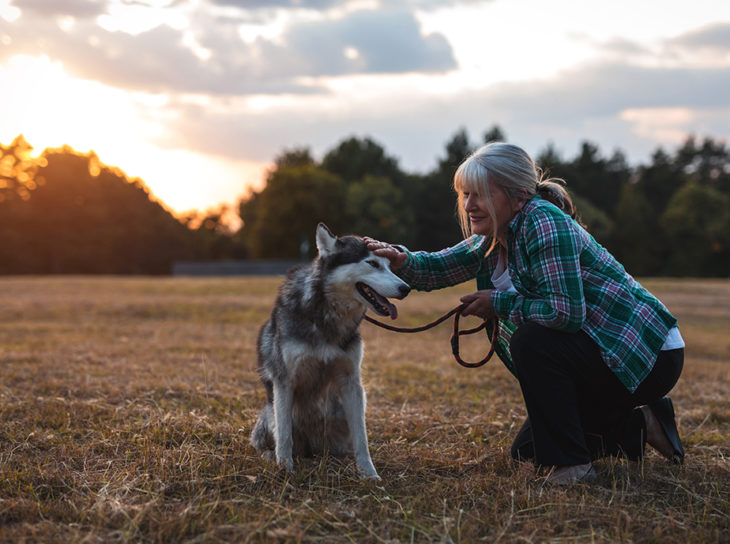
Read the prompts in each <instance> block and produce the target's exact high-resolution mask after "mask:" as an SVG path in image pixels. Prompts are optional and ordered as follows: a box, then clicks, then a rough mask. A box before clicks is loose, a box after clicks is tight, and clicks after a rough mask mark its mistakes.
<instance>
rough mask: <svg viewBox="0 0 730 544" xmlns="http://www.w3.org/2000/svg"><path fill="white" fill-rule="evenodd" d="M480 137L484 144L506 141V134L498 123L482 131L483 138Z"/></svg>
mask: <svg viewBox="0 0 730 544" xmlns="http://www.w3.org/2000/svg"><path fill="white" fill-rule="evenodd" d="M482 139H483V141H484V143H485V144H488V143H490V142H506V141H507V136H506V135H505V133H504V132H503V131H502V129H501V128H499V126H498V125H494V126H492V128H490V129H489V130H488V131H486V132H485V133H484V138H482Z"/></svg>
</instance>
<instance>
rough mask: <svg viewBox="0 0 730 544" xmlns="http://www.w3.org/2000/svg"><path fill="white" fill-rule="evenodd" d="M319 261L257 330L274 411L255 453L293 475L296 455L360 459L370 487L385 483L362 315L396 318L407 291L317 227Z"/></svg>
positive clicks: (358, 247)
mask: <svg viewBox="0 0 730 544" xmlns="http://www.w3.org/2000/svg"><path fill="white" fill-rule="evenodd" d="M316 240H317V249H318V251H319V255H318V257H317V258H316V259H315V260H314V261H313V262H312V263H310V264H308V265H302V266H298V267H295V268H293V269H292V270H290V271H289V273H288V275H287V278H286V280H285V281H284V283H283V284H282V285H281V287H280V288H279V295H278V297H277V299H276V302H275V305H274V309H273V311H272V312H271V317H270V318H269V320H268V321H267V322H266V323H265V324H264V325H263V327H262V328H261V330H260V331H259V337H258V342H257V350H258V370H259V374H260V376H261V381H262V382H263V383H264V386H265V387H266V393H267V402H266V405H265V406H264V409H263V411H262V412H261V414H260V415H259V418H258V421H257V422H256V425H255V427H254V429H253V431H252V433H251V445H253V447H254V448H256V450H257V451H259V452H261V453H262V455H263V456H264V457H272V456H273V455H272V450H273V454H275V457H276V461H277V463H278V464H279V465H281V466H282V467H284V468H285V469H286V470H288V471H289V472H293V470H294V463H293V460H292V455H297V456H302V455H303V456H308V455H313V454H316V453H321V452H324V451H329V452H330V453H332V454H334V455H347V454H354V456H355V460H356V461H357V466H358V469H359V470H360V472H361V473H362V475H363V476H365V477H366V478H374V479H380V477H379V476H378V473H377V472H376V471H375V467H374V466H373V462H372V460H371V459H370V452H369V451H368V439H367V434H366V431H365V392H364V390H363V387H362V384H361V383H360V363H361V361H362V352H363V343H362V339H361V338H360V332H359V326H360V322H361V321H362V319H363V316H364V315H365V310H367V309H368V308H371V309H372V310H373V311H375V312H376V313H378V314H380V315H384V316H390V317H391V318H393V319H395V318H396V317H397V315H398V312H397V310H396V308H395V306H394V305H393V304H392V303H390V302H389V301H388V300H387V298H386V297H394V298H398V299H402V298H404V297H405V296H406V295H407V294H408V292H409V291H410V288H409V287H408V285H407V284H406V283H405V282H403V281H402V280H401V279H400V278H398V277H397V276H396V275H395V274H393V272H391V270H390V267H389V264H388V260H387V259H385V258H384V257H377V256H375V255H373V253H372V252H371V251H369V250H368V249H367V247H366V245H365V242H364V241H363V240H362V239H361V238H359V237H357V236H343V237H341V238H338V237H336V236H335V235H333V234H332V233H331V232H330V230H329V229H328V228H327V227H326V226H325V225H324V224H323V223H320V224H319V225H318V226H317V232H316Z"/></svg>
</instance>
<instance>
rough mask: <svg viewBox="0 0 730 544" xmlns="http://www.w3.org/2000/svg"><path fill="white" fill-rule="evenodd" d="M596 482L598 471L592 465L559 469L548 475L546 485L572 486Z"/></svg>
mask: <svg viewBox="0 0 730 544" xmlns="http://www.w3.org/2000/svg"><path fill="white" fill-rule="evenodd" d="M595 481H596V470H595V469H594V468H593V465H592V464H591V463H586V464H585V465H570V466H564V467H557V468H555V469H553V470H552V472H550V474H548V477H547V480H546V483H548V484H551V485H572V484H578V483H591V482H595Z"/></svg>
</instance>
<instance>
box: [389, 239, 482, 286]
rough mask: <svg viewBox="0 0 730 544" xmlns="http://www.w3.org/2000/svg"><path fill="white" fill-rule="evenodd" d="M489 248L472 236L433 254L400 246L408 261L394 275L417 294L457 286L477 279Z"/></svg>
mask: <svg viewBox="0 0 730 544" xmlns="http://www.w3.org/2000/svg"><path fill="white" fill-rule="evenodd" d="M489 245H490V241H489V240H486V239H485V238H484V236H476V235H475V236H471V237H470V238H467V239H466V240H464V241H462V242H460V243H458V244H456V245H455V246H452V247H449V248H446V249H442V250H441V251H437V252H434V253H429V252H427V251H416V252H411V251H409V250H408V249H406V248H404V247H402V246H401V247H400V249H402V250H403V251H405V253H407V255H408V258H407V259H406V262H405V263H404V265H403V266H402V267H401V268H400V269H398V270H397V271H396V274H397V275H398V276H400V277H401V278H402V279H403V280H404V281H405V282H407V283H408V285H410V286H411V287H412V288H414V289H418V290H419V291H431V290H433V289H442V288H444V287H449V286H452V285H456V284H459V283H462V282H465V281H467V280H470V279H473V278H474V277H475V276H476V275H477V272H479V269H480V268H481V265H482V261H483V260H484V255H485V253H486V251H487V249H488V248H489Z"/></svg>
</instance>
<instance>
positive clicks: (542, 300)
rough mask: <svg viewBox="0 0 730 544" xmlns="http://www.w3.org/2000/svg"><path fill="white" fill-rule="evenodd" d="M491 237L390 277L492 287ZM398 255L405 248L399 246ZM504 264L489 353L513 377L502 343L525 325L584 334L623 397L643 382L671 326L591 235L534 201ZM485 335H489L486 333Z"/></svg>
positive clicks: (511, 236) (433, 285)
mask: <svg viewBox="0 0 730 544" xmlns="http://www.w3.org/2000/svg"><path fill="white" fill-rule="evenodd" d="M490 244H491V238H487V237H484V236H476V235H475V236H472V237H470V238H468V239H466V240H464V241H463V242H461V243H459V244H457V245H455V246H453V247H450V248H447V249H444V250H442V251H439V252H436V253H427V252H423V251H419V252H410V251H408V250H405V251H406V253H408V259H407V260H406V263H405V265H404V266H403V267H402V268H401V269H400V270H398V275H399V276H401V277H402V278H403V279H404V280H405V281H406V282H408V283H409V284H410V286H411V287H413V288H414V289H418V290H422V291H430V290H432V289H440V288H443V287H448V286H451V285H456V284H458V283H462V282H464V281H467V280H470V279H472V278H476V280H477V288H478V289H479V290H482V289H494V285H493V284H492V279H491V277H492V273H493V271H494V269H495V268H496V265H497V261H498V258H499V256H498V252H497V251H493V252H492V253H491V254H490V255H489V256H487V257H486V258H485V255H486V252H487V250H488V249H489V246H490ZM404 249H405V248H404ZM507 255H508V258H507V265H508V267H509V273H510V276H511V279H512V283H513V284H514V286H515V289H516V291H517V292H516V293H507V292H501V291H496V290H495V291H492V304H493V305H494V310H495V313H496V314H497V316H498V318H499V336H498V339H497V345H496V346H495V348H496V352H497V354H498V355H499V357H500V358H501V359H502V361H503V362H504V364H505V365H506V366H507V368H509V370H510V371H511V372H512V373H514V368H513V366H512V358H511V356H510V352H509V340H510V338H511V336H512V333H513V332H514V331H515V329H516V328H517V327H518V326H519V325H520V324H521V323H524V322H526V321H533V322H535V323H539V324H541V325H544V326H546V327H550V328H553V329H558V330H561V331H566V332H577V331H581V330H582V331H584V332H585V333H586V334H588V335H589V336H590V337H591V338H592V339H593V340H595V342H596V343H597V344H598V346H599V348H600V350H601V355H602V356H603V360H604V361H605V362H606V364H607V365H608V367H609V368H610V369H611V370H612V371H613V372H614V373H615V374H616V376H617V377H618V378H619V380H621V382H622V383H623V384H624V385H625V386H626V388H627V389H629V390H630V391H634V390H635V389H636V388H637V387H638V386H639V384H640V383H641V382H642V381H643V380H644V378H646V376H647V374H649V372H650V371H651V369H652V367H653V366H654V362H655V361H656V358H657V355H658V353H659V350H660V349H661V347H662V344H663V343H664V340H665V339H666V336H667V332H668V331H669V329H671V328H672V327H673V326H675V325H676V323H677V320H676V319H675V318H674V316H672V314H670V313H669V311H668V310H667V309H666V308H665V307H664V305H663V304H662V303H661V302H660V301H659V300H657V298H656V297H654V296H653V295H652V294H651V293H649V292H648V291H647V290H646V289H644V288H643V287H642V286H641V285H640V284H639V283H638V282H637V281H636V280H634V278H632V277H631V276H630V275H629V274H628V273H627V272H626V271H625V270H624V268H623V266H621V264H619V263H618V261H616V259H615V258H614V257H613V256H612V255H611V254H610V253H609V252H608V251H606V249H604V248H603V247H602V246H601V245H600V244H598V242H596V241H595V240H594V239H593V237H592V236H591V235H590V234H588V233H587V232H586V231H585V230H584V229H583V228H582V227H581V226H580V225H578V223H576V222H575V221H573V220H572V219H571V218H570V217H568V216H567V215H566V214H565V213H563V212H562V211H561V210H559V209H558V208H557V207H555V206H553V205H552V204H550V203H549V202H547V201H546V200H543V199H541V198H540V197H539V196H536V197H534V198H533V199H532V200H530V201H528V202H527V203H526V204H525V206H524V207H523V208H522V210H521V211H520V212H518V213H517V215H516V216H515V217H514V218H513V219H512V221H511V222H510V223H509V226H508V232H507ZM487 332H488V333H489V334H491V331H487Z"/></svg>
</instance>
